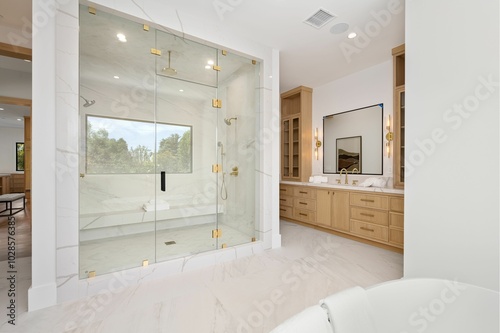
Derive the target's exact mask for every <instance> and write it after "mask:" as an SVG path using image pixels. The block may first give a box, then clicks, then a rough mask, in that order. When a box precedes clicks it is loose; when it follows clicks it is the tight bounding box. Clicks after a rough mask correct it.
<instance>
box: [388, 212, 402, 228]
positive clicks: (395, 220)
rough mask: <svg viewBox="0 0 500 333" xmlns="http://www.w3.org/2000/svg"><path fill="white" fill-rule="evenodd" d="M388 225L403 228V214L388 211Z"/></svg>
mask: <svg viewBox="0 0 500 333" xmlns="http://www.w3.org/2000/svg"><path fill="white" fill-rule="evenodd" d="M389 225H390V226H391V227H398V228H401V229H403V228H404V227H405V216H404V215H403V214H401V213H393V212H390V213H389Z"/></svg>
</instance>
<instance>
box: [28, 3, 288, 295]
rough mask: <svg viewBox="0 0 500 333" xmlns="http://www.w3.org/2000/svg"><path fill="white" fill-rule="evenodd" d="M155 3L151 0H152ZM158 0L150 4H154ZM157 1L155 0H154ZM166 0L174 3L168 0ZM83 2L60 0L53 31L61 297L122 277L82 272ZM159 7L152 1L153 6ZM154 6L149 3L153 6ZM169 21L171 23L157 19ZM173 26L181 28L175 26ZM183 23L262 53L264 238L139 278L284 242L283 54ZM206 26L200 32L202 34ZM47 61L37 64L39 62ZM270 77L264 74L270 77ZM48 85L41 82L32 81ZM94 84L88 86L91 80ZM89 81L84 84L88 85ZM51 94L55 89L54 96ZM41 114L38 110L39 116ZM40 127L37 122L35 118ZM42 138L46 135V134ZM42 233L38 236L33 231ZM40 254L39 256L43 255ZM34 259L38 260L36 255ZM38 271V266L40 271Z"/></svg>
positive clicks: (93, 290)
mask: <svg viewBox="0 0 500 333" xmlns="http://www.w3.org/2000/svg"><path fill="white" fill-rule="evenodd" d="M146 2H148V3H149V2H150V1H146ZM152 3H153V2H151V3H150V5H151V4H152ZM95 4H96V6H97V7H99V6H100V5H101V6H107V7H109V9H111V10H115V11H118V12H124V13H125V14H126V15H132V16H134V17H137V18H138V20H145V21H147V20H148V19H150V18H151V17H153V16H154V15H151V16H148V15H147V14H145V12H144V8H146V7H147V6H146V5H143V7H144V8H138V7H136V6H135V5H134V6H131V5H130V4H129V3H122V2H115V1H97V2H96V3H95ZM158 5H159V4H158V3H156V4H155V6H158ZM161 6H170V5H167V4H162V5H161ZM78 7H79V4H78V1H75V0H68V1H61V2H60V3H58V9H57V11H56V13H55V18H54V19H55V21H56V25H57V29H56V36H55V50H56V96H54V98H55V99H56V132H57V135H56V142H55V143H54V146H51V143H50V142H47V145H46V146H47V149H51V147H53V148H52V149H55V151H56V157H57V161H56V162H55V166H54V168H55V170H56V171H55V174H56V175H55V177H56V198H55V200H56V207H55V208H56V218H57V220H56V228H57V238H56V244H54V246H55V248H56V281H54V282H55V283H56V284H57V302H58V303H60V302H64V301H68V300H72V299H77V298H81V297H85V296H88V295H94V294H97V293H99V292H100V291H102V290H103V288H104V289H106V288H107V287H109V285H110V284H112V283H113V281H116V279H117V277H116V276H115V275H113V274H108V275H104V276H101V277H99V278H96V279H87V280H79V279H78V251H79V244H78V241H79V239H78V230H79V216H78V214H79V207H78V196H79V181H80V179H79V158H78V152H79V150H80V149H79V146H78V136H79V131H80V130H81V128H80V127H79V117H80V115H79V114H78V106H79V102H80V99H79V94H80V92H79V89H80V87H79V77H78V75H79V74H78V73H79V72H78V68H79V56H78V53H79V46H78V38H79V37H78V29H79V21H78V17H79V8H78ZM153 7H154V6H153ZM151 8H152V7H151V6H150V7H149V10H151ZM157 23H160V24H164V25H165V26H168V22H157ZM174 28H175V27H174ZM192 28H193V29H190V27H189V26H185V27H184V32H186V33H188V34H189V32H190V31H191V32H192V33H195V34H196V33H198V36H197V37H198V38H201V39H205V40H208V41H209V42H213V43H220V45H223V46H227V47H229V48H231V47H234V48H236V49H240V51H241V52H244V53H247V54H252V55H253V56H255V57H256V58H257V59H261V61H262V65H263V73H262V75H261V77H260V86H259V89H258V91H259V95H260V106H261V107H260V108H259V112H258V113H259V117H257V118H256V120H257V122H258V124H259V126H260V128H261V130H260V131H259V134H258V135H257V137H256V144H257V146H258V147H257V148H256V149H257V154H258V155H259V157H258V158H257V161H256V164H257V168H256V179H255V182H256V184H257V191H258V193H259V195H257V197H256V201H257V202H256V205H257V207H259V208H260V209H259V210H256V211H255V214H256V216H258V221H259V224H258V225H257V226H255V228H256V230H255V232H256V233H257V238H258V239H259V240H261V241H260V242H255V243H251V244H247V245H242V246H237V247H235V248H234V251H225V252H224V253H219V252H217V251H215V252H208V253H204V254H200V255H196V256H191V257H188V258H183V259H179V260H174V261H170V262H164V263H161V264H156V265H150V267H149V268H148V269H142V268H137V269H131V270H127V271H123V272H121V274H122V275H125V276H126V277H127V283H129V284H136V283H140V282H141V281H143V280H145V278H146V276H147V279H154V278H158V277H161V276H165V275H169V274H172V273H175V272H183V271H189V270H192V269H196V268H200V267H206V266H209V265H213V264H215V263H218V262H224V261H227V260H232V259H234V258H237V257H244V256H249V255H252V254H255V253H258V252H261V251H262V250H263V249H265V248H270V247H276V246H279V240H280V237H279V229H278V214H277V206H275V207H274V208H273V207H272V204H273V203H276V202H277V201H276V200H275V199H276V198H273V190H275V192H276V193H277V188H278V184H279V175H278V170H279V169H278V158H277V156H278V154H277V152H278V149H279V147H278V142H277V141H275V140H273V138H274V139H275V138H277V137H278V134H277V133H278V132H277V131H278V130H277V128H276V126H274V124H275V123H277V122H276V121H275V120H276V119H279V115H278V108H277V105H278V99H279V96H278V90H277V87H278V85H277V83H276V82H274V83H273V82H272V80H269V79H267V78H268V77H271V76H272V75H273V74H274V75H275V77H278V75H277V73H278V67H277V66H278V65H279V60H278V58H279V54H278V52H274V51H273V50H271V49H269V48H266V47H262V46H260V45H256V44H254V43H252V42H250V43H248V44H245V43H244V42H242V40H241V39H239V38H237V36H226V35H224V36H221V35H218V34H217V32H215V31H216V30H211V29H200V26H196V27H195V26H193V27H192ZM200 31H201V33H200ZM41 65H42V64H39V66H41ZM264 78H266V79H264ZM34 84H43V82H34ZM87 88H88V87H87ZM84 89H85V88H82V91H84ZM49 97H50V96H49ZM35 117H36V115H34V119H36V118H35ZM34 126H37V125H36V123H34ZM40 139H42V138H40ZM33 216H34V220H36V219H39V220H43V217H41V216H38V217H37V216H36V212H34V214H33ZM34 237H35V238H36V237H37V236H36V235H35V236H34ZM37 258H40V256H38V257H37ZM37 258H34V261H36V260H38V259H37ZM40 266H41V265H40V263H35V262H34V263H33V267H34V269H35V270H37V269H38V267H40ZM34 274H35V273H34ZM37 296H38V294H37V293H32V295H31V296H30V297H31V298H33V299H35V297H37Z"/></svg>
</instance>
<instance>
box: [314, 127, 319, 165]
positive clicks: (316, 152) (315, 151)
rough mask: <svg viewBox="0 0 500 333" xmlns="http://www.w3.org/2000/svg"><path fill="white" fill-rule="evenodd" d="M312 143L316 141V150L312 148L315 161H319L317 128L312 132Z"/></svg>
mask: <svg viewBox="0 0 500 333" xmlns="http://www.w3.org/2000/svg"><path fill="white" fill-rule="evenodd" d="M314 141H316V148H314V156H315V157H316V159H317V160H318V159H319V153H318V150H319V147H321V141H319V140H318V128H317V127H316V130H315V131H314Z"/></svg>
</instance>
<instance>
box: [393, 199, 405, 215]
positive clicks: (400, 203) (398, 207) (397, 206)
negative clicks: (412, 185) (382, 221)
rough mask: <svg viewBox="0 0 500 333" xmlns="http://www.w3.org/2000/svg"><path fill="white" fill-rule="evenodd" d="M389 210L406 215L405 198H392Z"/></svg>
mask: <svg viewBox="0 0 500 333" xmlns="http://www.w3.org/2000/svg"><path fill="white" fill-rule="evenodd" d="M389 207H390V208H389V209H390V210H391V211H393V212H398V213H404V211H405V200H404V199H403V198H390V200H389Z"/></svg>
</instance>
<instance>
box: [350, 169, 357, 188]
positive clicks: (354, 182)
mask: <svg viewBox="0 0 500 333" xmlns="http://www.w3.org/2000/svg"><path fill="white" fill-rule="evenodd" d="M354 172H356V173H357V174H358V175H359V170H358V168H354V169H352V171H351V173H352V174H354ZM357 184H358V180H357V179H353V181H352V185H357Z"/></svg>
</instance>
